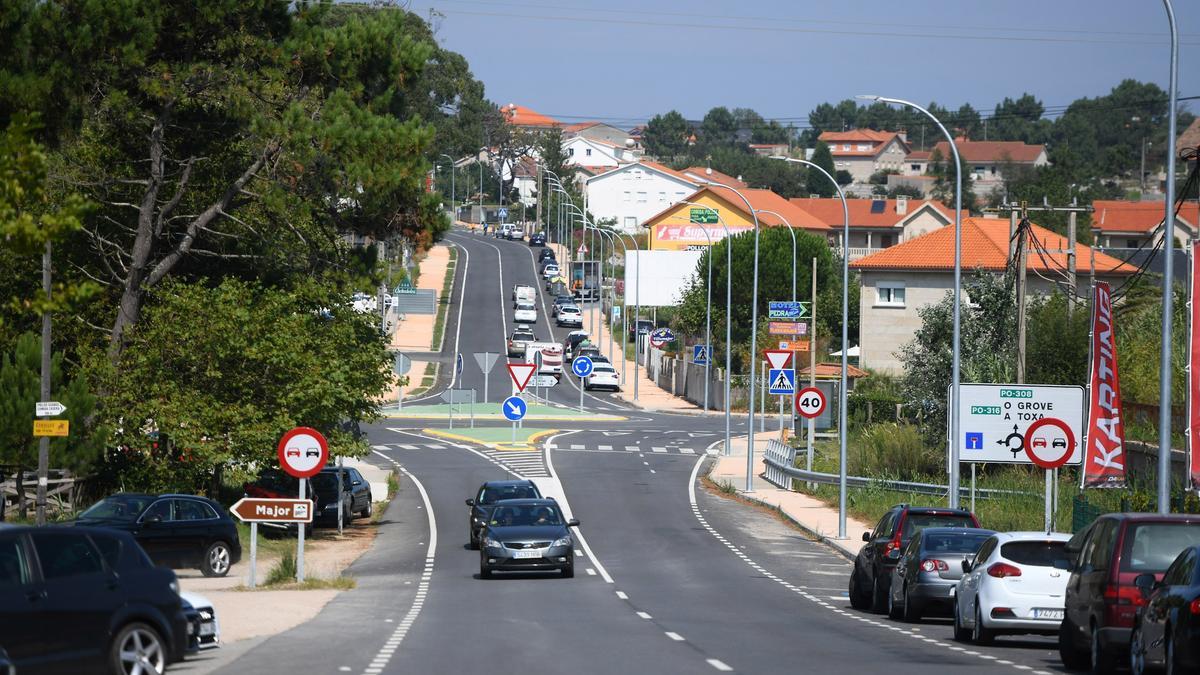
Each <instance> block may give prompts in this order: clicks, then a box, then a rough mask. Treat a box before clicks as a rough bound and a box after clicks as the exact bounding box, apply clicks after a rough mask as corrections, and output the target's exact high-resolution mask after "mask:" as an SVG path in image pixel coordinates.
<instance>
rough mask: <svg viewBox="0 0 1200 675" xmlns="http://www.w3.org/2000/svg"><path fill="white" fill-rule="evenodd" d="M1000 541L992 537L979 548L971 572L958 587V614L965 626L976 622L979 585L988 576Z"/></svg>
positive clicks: (964, 576) (965, 575)
mask: <svg viewBox="0 0 1200 675" xmlns="http://www.w3.org/2000/svg"><path fill="white" fill-rule="evenodd" d="M998 544H999V541H998V539H997V538H996V537H991V538H989V539H988V540H987V541H985V542H983V546H981V547H979V552H978V553H976V554H975V558H974V559H973V560H972V562H971V571H970V572H968V573H966V574H964V575H963V578H962V582H961V583H959V585H958V614H959V618H960V620H961V621H962V623H963V625H971V624H972V623H973V622H974V621H975V603H976V602H977V601H978V598H979V584H981V583H983V581H982V580H983V577H984V576H985V575H986V574H987V567H988V565H990V564H992V557H993V556H994V555H995V554H996V551H997V549H998V548H999V546H998Z"/></svg>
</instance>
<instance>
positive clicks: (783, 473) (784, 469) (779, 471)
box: [763, 439, 1042, 499]
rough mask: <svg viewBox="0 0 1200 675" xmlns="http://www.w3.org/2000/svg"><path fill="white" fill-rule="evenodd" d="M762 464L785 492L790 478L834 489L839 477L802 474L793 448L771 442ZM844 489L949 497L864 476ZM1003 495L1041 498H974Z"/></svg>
mask: <svg viewBox="0 0 1200 675" xmlns="http://www.w3.org/2000/svg"><path fill="white" fill-rule="evenodd" d="M763 463H764V464H765V465H766V470H765V471H764V472H763V476H764V477H765V478H766V479H767V480H768V481H769V482H770V483H772V484H773V485H776V486H778V487H781V488H783V489H784V490H793V487H792V484H791V480H790V479H792V478H799V479H800V480H803V481H807V482H809V483H825V484H827V485H837V484H838V475H837V474H836V473H821V472H819V471H805V470H804V469H797V468H796V467H795V463H796V448H793V447H791V446H789V445H788V444H786V443H781V442H780V441H777V440H774V439H772V440H771V441H770V442H769V443H767V451H766V456H765V457H764V458H763ZM846 485H847V486H848V487H860V488H862V487H871V486H875V487H881V488H885V489H888V490H897V491H900V492H912V493H915V494H923V495H934V496H939V497H946V496H947V495H949V493H950V487H949V486H948V485H940V484H938V483H914V482H910V481H903V480H889V479H886V478H866V477H863V476H846ZM959 492H960V493H961V495H962V496H964V497H970V494H971V486H970V485H966V486H963V487H961V488H960V489H959ZM1006 495H1021V496H1027V497H1041V496H1042V494H1041V493H1038V492H1024V491H1021V490H997V489H994V488H977V489H976V490H975V496H976V497H977V498H980V499H991V498H994V497H1001V496H1006Z"/></svg>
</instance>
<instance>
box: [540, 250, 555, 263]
mask: <svg viewBox="0 0 1200 675" xmlns="http://www.w3.org/2000/svg"><path fill="white" fill-rule="evenodd" d="M547 260H551V261H553V260H554V249H552V248H544V249H542V250H541V251H539V252H538V262H539V263H543V262H546V261H547Z"/></svg>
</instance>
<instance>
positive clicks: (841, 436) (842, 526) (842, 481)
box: [771, 155, 850, 539]
mask: <svg viewBox="0 0 1200 675" xmlns="http://www.w3.org/2000/svg"><path fill="white" fill-rule="evenodd" d="M771 159H782V160H783V161H785V162H794V163H796V164H803V165H805V166H807V167H810V168H813V169H816V170H817V171H820V172H821V174H822V175H824V176H825V177H826V178H828V179H829V182H830V183H833V187H834V189H835V190H837V194H838V199H840V200H842V381H841V385H840V389H839V390H838V539H845V538H846V436H847V432H848V431H849V429H847V423H846V393H847V392H846V369H847V368H846V366H847V361H846V359H847V358H848V357H847V356H846V352H847V346H848V345H847V343H848V342H849V323H850V321H849V317H850V207H849V206H848V205H847V204H846V194H845V193H844V192H842V186H841V185H838V182H837V179H835V178H834V177H833V176H831V175H829V172H828V171H826V170H825V169H822V168H821V167H820V166H817V165H816V164H814V163H812V162H810V161H808V160H805V159H795V158H793V157H782V156H779V155H775V156H772V158H771ZM813 333H814V335H813V336H812V339H813V340H814V341H815V340H816V337H817V336H816V335H815V333H816V326H813ZM810 348H811V347H810ZM814 376H815V373H814ZM809 428H810V430H811V427H809ZM809 436H810V438H811V433H810V435H809ZM811 456H812V455H811V454H810V455H809V457H810V458H811ZM809 468H810V469H811V468H812V465H811V464H810V465H809Z"/></svg>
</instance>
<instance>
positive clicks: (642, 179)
mask: <svg viewBox="0 0 1200 675" xmlns="http://www.w3.org/2000/svg"><path fill="white" fill-rule="evenodd" d="M698 187H700V185H699V183H698V182H696V181H695V180H693V179H692V178H690V177H689V176H686V175H684V174H683V173H681V172H679V171H675V170H674V169H671V168H670V167H667V166H664V165H662V164H659V163H658V162H651V161H649V160H645V159H642V160H638V161H636V162H631V163H628V164H624V165H622V166H617V167H614V168H613V169H612V170H610V171H606V172H604V173H600V174H598V175H594V176H590V177H586V178H584V180H583V199H584V205H585V206H586V208H587V210H588V211H590V212H591V213H592V214H593V215H594V216H595V217H596V218H597V219H598V220H609V221H612V222H615V223H616V227H617V228H618V229H620V230H621V231H623V232H626V233H628V234H635V233H637V232H640V231H641V226H642V223H644V222H645V221H646V219H647V218H649V217H650V216H652V215H654V214H656V213H658V212H659V211H662V210H663V209H664V208H666V207H668V206H670V205H671V204H675V203H676V202H678V201H679V200H681V199H683V198H685V197H687V196H688V195H689V194H691V193H693V192H695V191H696V188H698Z"/></svg>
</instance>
